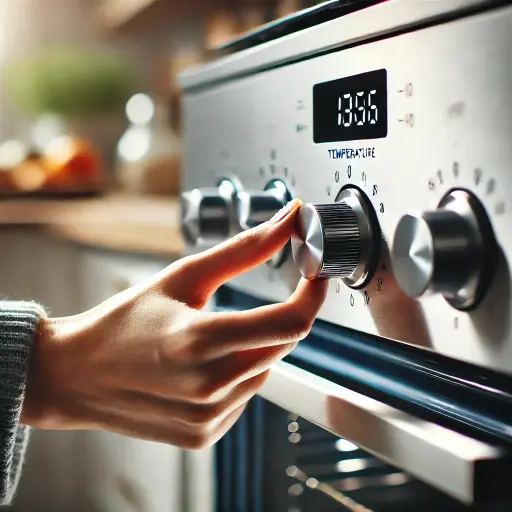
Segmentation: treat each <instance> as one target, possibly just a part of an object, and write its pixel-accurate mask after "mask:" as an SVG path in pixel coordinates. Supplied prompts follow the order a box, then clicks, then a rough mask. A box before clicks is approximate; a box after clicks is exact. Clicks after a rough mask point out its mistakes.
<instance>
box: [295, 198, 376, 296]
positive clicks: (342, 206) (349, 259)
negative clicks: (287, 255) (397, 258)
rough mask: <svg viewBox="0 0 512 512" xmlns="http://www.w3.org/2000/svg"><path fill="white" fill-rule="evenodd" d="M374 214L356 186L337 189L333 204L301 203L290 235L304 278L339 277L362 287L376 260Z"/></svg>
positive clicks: (347, 282) (368, 277)
mask: <svg viewBox="0 0 512 512" xmlns="http://www.w3.org/2000/svg"><path fill="white" fill-rule="evenodd" d="M376 231H378V226H377V227H376V225H375V219H374V213H373V210H372V209H371V206H370V205H369V203H368V202H367V200H366V199H365V198H364V197H363V195H362V194H361V192H359V190H358V189H355V188H354V189H352V188H347V189H344V190H342V191H341V193H340V194H339V195H338V198H337V201H336V202H335V203H329V204H305V205H304V206H303V207H302V208H301V210H300V212H299V214H298V221H297V232H296V234H295V236H294V237H293V238H292V251H293V258H294V260H295V263H296V264H297V266H298V268H299V270H300V271H301V273H302V275H303V276H304V277H305V278H307V279H330V278H341V279H343V280H344V281H345V283H346V284H348V285H349V286H351V287H354V288H359V287H361V286H364V285H365V284H366V283H367V282H368V281H369V279H371V277H372V275H373V270H374V267H375V261H376V258H377V259H378V247H379V240H378V238H379V236H378V235H377V233H376Z"/></svg>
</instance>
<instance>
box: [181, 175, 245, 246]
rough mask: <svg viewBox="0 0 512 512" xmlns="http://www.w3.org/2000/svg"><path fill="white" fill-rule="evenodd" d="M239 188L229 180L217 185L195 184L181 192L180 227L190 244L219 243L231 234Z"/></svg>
mask: <svg viewBox="0 0 512 512" xmlns="http://www.w3.org/2000/svg"><path fill="white" fill-rule="evenodd" d="M235 193H236V188H235V186H234V185H233V183H232V182H231V181H229V180H221V181H220V182H219V185H218V186H217V187H207V188H205V187H203V188H196V189H193V190H190V191H187V192H183V193H182V194H181V228H182V232H183V235H184V237H185V240H186V241H187V242H188V243H189V244H191V245H197V244H198V243H200V242H205V243H218V242H220V241H222V240H224V239H226V238H227V237H228V236H229V235H230V234H231V231H230V226H231V217H232V215H231V212H232V202H233V198H234V195H235Z"/></svg>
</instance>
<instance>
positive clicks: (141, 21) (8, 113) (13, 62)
mask: <svg viewBox="0 0 512 512" xmlns="http://www.w3.org/2000/svg"><path fill="white" fill-rule="evenodd" d="M315 3H318V2H311V1H309V2H304V1H302V0H236V1H235V0H210V1H205V0H174V1H170V0H44V1H42V0H2V1H1V2H0V66H1V67H2V72H1V75H0V78H1V80H0V196H1V197H0V247H2V249H1V251H0V293H1V295H2V296H5V297H8V298H20V299H35V300H38V301H41V303H43V304H44V305H45V306H46V307H47V308H48V309H49V310H50V312H51V314H52V315H53V316H64V315H70V314H74V313H78V312H81V311H83V310H85V309H87V308H90V307H92V306H94V305H96V304H98V303H99V302H101V301H103V300H105V299H106V298H108V297H109V296H111V295H113V294H115V293H117V292H119V291H121V290H123V289H125V288H126V287H129V286H131V285H133V284H135V283H137V282H138V281H140V280H141V279H144V278H145V277H147V276H150V275H152V274H153V273H154V272H156V271H158V270H160V269H161V268H163V267H164V266H166V265H168V264H169V263H170V262H172V261H173V260H175V259H177V258H179V257H180V256H181V254H182V247H183V244H182V240H181V234H180V231H179V220H178V217H179V206H178V202H177V199H176V198H177V195H178V193H179V190H180V174H181V169H182V162H181V136H182V126H181V122H180V107H179V106H180V88H179V85H178V82H177V76H178V75H179V73H181V72H182V71H183V70H185V69H187V68H188V67H189V66H193V65H196V64H198V63H201V62H205V61H207V60H209V59H211V58H214V56H215V52H214V51H213V50H214V48H216V47H218V46H219V45H222V44H223V43H224V42H226V41H228V40H230V39H232V38H234V37H236V36H238V35H240V34H242V33H244V32H246V31H250V30H251V29H253V28H255V27H257V26H259V25H261V24H264V23H266V22H269V21H271V20H275V19H277V18H279V17H282V16H285V15H288V14H291V13H293V12H295V11H297V10H300V9H303V8H306V7H309V6H311V5H313V4H315ZM187 460H188V459H187V457H186V454H183V453H181V452H180V451H179V450H177V449H175V448H173V447H166V446H161V445H157V444H154V443H146V442H142V441H135V440H130V439H125V438H122V437H119V436H114V435H110V434H105V433H99V432H92V433H89V432H60V433H53V432H39V431H36V432H34V433H33V437H32V442H31V444H30V447H29V451H28V457H27V465H26V468H25V472H24V475H23V478H22V483H21V486H20V489H19V493H18V497H17V500H16V502H15V505H14V506H13V507H12V510H17V511H54V512H57V511H61V510H62V511H76V512H79V511H81V510H83V511H102V512H107V511H108V512H110V511H115V512H124V511H126V512H131V511H133V512H151V511H158V512H163V511H168V512H171V511H172V512H178V511H182V510H183V511H185V510H190V507H191V504H190V499H189V497H187V493H186V492H185V491H184V490H185V489H186V487H187V474H188V472H189V471H193V470H194V469H191V467H192V466H191V465H190V464H188V463H187V462H186V461H187Z"/></svg>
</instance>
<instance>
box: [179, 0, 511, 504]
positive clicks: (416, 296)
mask: <svg viewBox="0 0 512 512" xmlns="http://www.w3.org/2000/svg"><path fill="white" fill-rule="evenodd" d="M511 49H512V6H511V5H510V3H509V2H503V1H490V0H489V1H482V0H480V1H479V0H443V1H435V0H389V1H385V2H376V1H373V2H370V1H366V2H357V1H352V2H335V1H334V2H327V3H325V4H321V5H319V6H317V7H316V8H313V9H310V10H308V11H305V12H303V13H301V14H299V15H298V16H295V17H291V18H288V19H286V20H281V22H280V23H277V24H273V25H271V26H268V27H265V28H264V29H262V30H260V31H257V32H255V33H253V34H248V35H247V36H246V37H244V38H242V39H240V40H239V41H237V42H235V43H233V44H232V45H229V46H228V47H227V48H226V49H225V50H226V53H227V54H226V55H225V56H223V57H219V58H218V59H216V60H214V61H212V62H210V63H208V64H207V65H205V66H203V67H201V68H198V69H195V70H193V71H191V72H189V73H187V74H186V75H184V76H183V77H182V84H183V87H184V91H185V95H184V121H185V130H186V131H185V157H186V173H185V190H186V192H185V193H184V195H183V210H184V217H183V223H184V225H183V229H184V233H185V235H186V237H187V240H188V248H189V251H191V252H194V251H200V250H202V249H203V248H205V247H208V246H210V245H212V244H214V243H217V242H219V241H221V240H223V239H225V238H227V237H229V236H231V235H233V234H235V233H237V232H239V231H240V230H242V229H245V228H247V227H249V226H252V225H256V224H258V223H259V222H263V221H264V220H266V219H268V218H269V217H270V216H271V215H272V214H273V213H274V212H275V211H276V210H277V209H279V207H280V206H281V205H282V204H283V202H285V201H286V200H287V199H288V198H289V197H293V196H298V197H300V198H301V199H302V200H303V201H304V202H305V203H306V206H305V207H303V208H302V211H301V213H300V219H299V228H298V233H297V236H296V237H294V239H293V240H292V241H291V243H290V244H289V246H288V247H287V248H286V249H285V250H283V251H282V253H281V254H278V255H276V257H275V258H273V259H272V261H269V262H268V264H266V265H263V266H261V267H260V268H258V269H256V270H254V271H251V272H250V273H248V274H246V275H244V276H242V277H240V278H237V279H235V280H233V282H231V283H229V285H227V286H226V287H224V288H223V289H222V290H220V291H219V293H218V295H217V297H216V301H215V305H214V307H216V308H217V309H246V308H252V307H256V306H258V305H261V304H265V303H268V302H275V301H280V300H284V299H285V298H287V297H288V295H289V294H290V292H291V290H293V288H294V286H295V285H296V283H297V281H298V279H299V278H300V276H301V274H302V275H305V276H307V277H310V278H313V277H320V278H327V279H329V280H330V290H329V294H328V298H327V301H326V303H325V305H324V307H323V309H322V310H321V312H320V314H319V316H318V320H317V322H316V323H315V326H314V328H313V330H312V332H311V335H310V336H309V337H308V338H307V339H306V340H305V341H304V342H302V343H301V344H300V345H299V346H298V347H297V349H296V350H295V351H294V352H293V353H292V354H291V355H290V356H289V357H288V358H287V359H286V360H285V361H284V362H282V363H279V364H277V365H276V366H275V368H274V369H273V371H272V374H271V377H270V379H269V380H268V382H267V383H266V385H265V386H264V388H263V389H262V390H261V394H260V397H259V398H258V399H257V400H255V401H254V403H252V404H251V407H250V408H249V409H248V411H247V413H246V414H245V415H244V416H243V418H242V419H241V420H240V422H239V423H238V424H237V425H235V427H234V428H233V430H232V431H231V432H230V433H229V434H228V435H227V436H226V438H225V439H224V440H222V441H221V442H220V443H219V444H218V446H217V447H216V448H215V449H214V451H213V452H210V453H209V454H208V455H206V454H204V455H200V456H199V458H197V456H196V459H195V460H196V461H199V462H200V461H203V462H204V461H207V467H208V471H207V474H208V475H209V480H208V484H207V485H208V489H209V490H208V491H205V492H207V496H208V498H207V499H206V500H205V504H203V505H201V507H202V508H200V510H201V512H203V511H205V510H206V509H205V508H204V507H205V506H207V505H206V504H208V503H210V502H212V503H215V507H216V508H214V509H216V510H217V511H218V512H232V511H237V512H238V511H243V512H245V511H247V512H249V511H251V512H259V511H265V512H267V511H269V512H271V511H274V510H276V511H281V510H288V511H290V512H292V511H293V512H295V511H308V510H315V511H318V510H321V511H323V510H325V511H328V510H350V511H357V512H359V511H363V510H365V511H366V510H374V511H387V510H393V511H399V510H415V511H416V510H425V511H426V510H429V511H430V510H432V511H433V510H435V511H440V512H443V511H458V510H485V511H490V510H492V511H502V510H509V509H510V507H511V506H512V487H511V486H510V485H509V483H508V479H509V475H510V474H511V470H512V459H511V457H510V454H511V453H512V452H511V451H510V448H511V446H512V444H511V441H512V405H511V404H512V332H511V329H510V313H511V307H512V306H511V304H510V284H511V278H510V273H509V261H510V260H511V258H512V230H511V228H510V226H511V219H512V217H511V215H512V204H511V202H510V196H511V193H512V173H511V171H509V167H508V166H511V167H512V145H511V144H510V141H509V139H510V137H511V136H512V99H511V95H510V91H511V90H512V64H511V60H510V51H511ZM204 478H205V477H204V474H203V476H201V477H200V478H199V479H198V480H199V481H198V480H195V484H194V485H195V487H194V489H195V491H194V494H195V496H196V497H197V496H198V495H201V494H202V491H201V490H200V489H201V487H200V485H201V484H205V480H204ZM210 497H211V499H210ZM212 510H213V509H212Z"/></svg>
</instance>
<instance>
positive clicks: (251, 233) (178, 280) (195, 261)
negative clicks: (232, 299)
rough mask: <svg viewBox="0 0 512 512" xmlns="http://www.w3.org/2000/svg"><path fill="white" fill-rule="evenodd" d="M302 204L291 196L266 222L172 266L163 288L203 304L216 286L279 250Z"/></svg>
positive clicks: (262, 261)
mask: <svg viewBox="0 0 512 512" xmlns="http://www.w3.org/2000/svg"><path fill="white" fill-rule="evenodd" d="M301 206H302V202H301V201H300V200H299V199H293V200H292V201H290V202H289V203H288V204H287V205H286V206H285V207H284V208H282V209H281V210H280V211H279V212H277V213H276V214H275V215H274V217H272V219H270V220H269V221H268V222H265V223H263V224H261V225H259V226H257V227H255V228H253V229H250V230H247V231H244V232H242V233H240V234H238V235H236V236H235V237H233V238H231V239H230V240H227V241H226V242H223V243H221V244H219V245H217V246H215V247H213V248H212V249H209V250H207V251H204V252H202V253H199V254H196V255H194V256H189V257H187V258H183V259H182V260H180V261H179V262H177V263H176V264H175V265H171V267H169V271H168V272H167V275H166V276H164V278H163V279H164V286H165V283H166V284H167V286H165V288H166V289H167V291H168V292H169V293H171V295H172V296H173V297H176V298H182V300H183V301H184V302H185V303H186V304H188V305H189V306H191V307H202V306H203V305H204V304H205V303H206V302H207V301H208V299H209V298H210V296H211V295H212V293H214V292H215V290H217V288H219V286H221V285H222V284H224V283H225V282H226V281H229V280H230V279H232V278H233V277H235V276H237V275H239V274H242V273H243V272H247V271H248V270H250V269H252V268H255V267H257V266H258V265H261V264H262V263H265V262H266V261H268V260H269V259H270V258H271V257H272V255H273V254H274V253H276V252H277V251H279V250H280V249H282V247H283V246H284V245H285V244H286V243H287V242H288V240H289V239H290V237H291V236H292V235H293V232H294V230H295V217H296V214H297V212H298V210H299V209H300V207H301Z"/></svg>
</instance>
